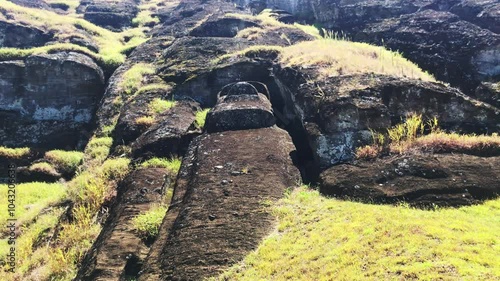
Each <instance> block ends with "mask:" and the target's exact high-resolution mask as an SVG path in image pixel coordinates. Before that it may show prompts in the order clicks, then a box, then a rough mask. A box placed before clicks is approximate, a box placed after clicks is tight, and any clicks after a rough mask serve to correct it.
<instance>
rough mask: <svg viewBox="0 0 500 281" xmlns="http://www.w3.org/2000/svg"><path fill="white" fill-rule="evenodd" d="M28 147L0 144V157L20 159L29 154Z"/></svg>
mask: <svg viewBox="0 0 500 281" xmlns="http://www.w3.org/2000/svg"><path fill="white" fill-rule="evenodd" d="M30 151H31V150H30V148H28V147H21V148H9V147H5V146H0V157H4V158H9V159H20V158H23V157H26V156H28V155H29V154H30Z"/></svg>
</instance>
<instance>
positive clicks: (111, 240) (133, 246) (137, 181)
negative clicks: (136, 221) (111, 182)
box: [75, 168, 172, 280]
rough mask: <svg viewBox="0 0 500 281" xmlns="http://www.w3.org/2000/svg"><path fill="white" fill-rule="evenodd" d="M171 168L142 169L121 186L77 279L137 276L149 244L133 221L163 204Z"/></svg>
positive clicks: (116, 278)
mask: <svg viewBox="0 0 500 281" xmlns="http://www.w3.org/2000/svg"><path fill="white" fill-rule="evenodd" d="M165 176H170V177H171V176H172V175H168V171H167V170H165V169H159V168H148V169H140V170H137V171H135V172H133V173H132V174H130V175H129V176H128V177H127V178H126V179H125V180H124V181H123V183H122V184H121V185H120V187H119V189H118V195H117V198H116V201H115V202H116V203H115V205H114V206H113V207H112V208H111V209H110V210H109V215H110V216H109V217H108V220H107V222H106V223H105V225H104V228H103V229H104V230H103V231H102V232H101V234H100V235H99V237H98V238H97V241H96V242H95V243H94V245H93V247H92V249H91V250H90V251H89V252H88V254H87V256H86V257H85V259H84V261H83V263H82V267H81V269H80V271H79V272H78V275H77V277H76V278H75V280H125V279H126V278H129V277H130V276H136V275H137V273H138V271H139V270H140V268H141V265H142V262H143V261H144V258H145V257H146V255H147V253H148V251H149V247H148V245H146V244H145V243H144V241H143V240H142V238H141V237H140V236H139V235H138V233H137V232H136V230H135V229H134V226H133V224H132V223H131V220H132V219H133V218H134V217H136V216H137V215H139V214H141V213H143V212H146V211H148V210H149V209H150V208H151V206H152V205H153V204H155V203H156V204H160V203H161V201H162V197H163V194H164V192H165V191H166V188H168V186H166V185H165V183H166V182H168V181H165Z"/></svg>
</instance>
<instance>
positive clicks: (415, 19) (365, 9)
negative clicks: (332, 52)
mask: <svg viewBox="0 0 500 281" xmlns="http://www.w3.org/2000/svg"><path fill="white" fill-rule="evenodd" d="M237 2H238V3H239V4H241V5H243V6H251V4H250V5H248V4H249V3H248V2H247V1H237ZM254 2H260V3H263V6H264V7H268V8H272V7H277V8H280V9H283V10H286V11H288V12H291V13H292V14H294V15H295V16H296V17H297V19H298V20H305V21H308V22H309V23H313V22H314V23H317V24H319V25H320V26H322V27H324V28H327V29H332V30H334V31H338V32H342V34H343V35H346V36H348V37H350V38H353V39H354V40H356V41H364V42H369V43H375V44H377V45H384V46H386V47H388V48H391V49H393V50H399V51H401V52H403V54H404V55H405V57H407V58H409V59H410V60H412V61H414V62H416V63H417V64H418V65H419V66H420V67H422V68H423V69H424V70H427V71H430V72H431V73H432V74H434V75H435V76H436V77H437V78H438V79H439V80H443V81H445V82H449V83H451V85H452V86H455V87H460V88H461V89H462V90H463V91H464V92H465V93H466V94H471V93H473V92H474V89H475V88H476V87H477V86H478V84H479V83H480V82H481V81H488V80H490V79H494V80H498V75H499V74H500V66H499V62H500V60H499V54H500V37H499V34H498V33H499V28H500V24H499V21H500V13H499V11H500V4H499V3H498V1H494V0H447V1H443V0H418V1H413V0H390V1H385V0H375V1H372V0H356V1H341V0H294V1H283V0H267V1H266V0H263V1H252V2H251V3H254Z"/></svg>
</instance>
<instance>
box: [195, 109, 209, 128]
mask: <svg viewBox="0 0 500 281" xmlns="http://www.w3.org/2000/svg"><path fill="white" fill-rule="evenodd" d="M209 111H210V108H206V109H203V110H198V111H197V112H196V116H195V124H196V127H198V128H200V129H203V127H205V121H206V120H207V114H208V112H209Z"/></svg>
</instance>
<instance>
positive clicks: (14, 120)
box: [0, 52, 104, 148]
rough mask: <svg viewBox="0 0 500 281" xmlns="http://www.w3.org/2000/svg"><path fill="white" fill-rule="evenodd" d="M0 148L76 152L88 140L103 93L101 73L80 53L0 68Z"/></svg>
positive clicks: (36, 57)
mask: <svg viewBox="0 0 500 281" xmlns="http://www.w3.org/2000/svg"><path fill="white" fill-rule="evenodd" d="M0 73H3V74H2V76H1V77H0V84H1V85H2V86H1V88H0V116H1V118H0V128H1V130H0V143H2V144H3V145H6V146H13V147H19V146H27V145H28V146H42V147H48V148H49V147H63V148H64V147H70V148H74V147H76V146H77V145H78V144H79V141H82V140H85V139H86V138H88V135H86V133H85V130H86V129H88V125H89V124H90V123H91V121H92V119H93V115H94V113H95V111H96V109H97V106H98V103H99V100H100V98H101V95H102V92H103V89H104V75H103V72H102V70H101V69H100V68H99V67H98V66H97V65H96V64H95V63H94V62H93V61H92V59H90V58H89V57H87V56H85V55H81V54H77V53H71V52H70V53H56V54H47V55H33V56H30V57H28V58H26V59H25V60H24V61H20V60H19V61H4V62H0Z"/></svg>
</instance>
